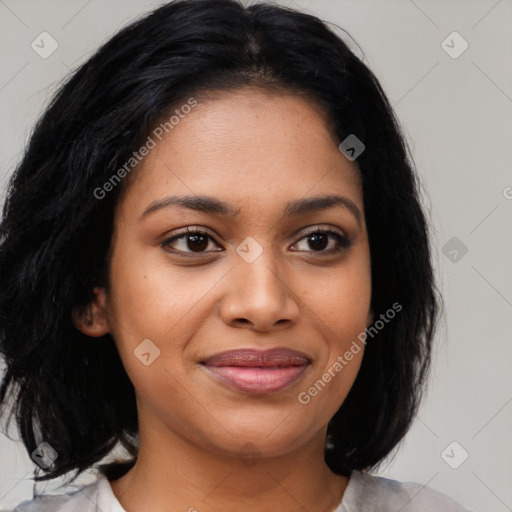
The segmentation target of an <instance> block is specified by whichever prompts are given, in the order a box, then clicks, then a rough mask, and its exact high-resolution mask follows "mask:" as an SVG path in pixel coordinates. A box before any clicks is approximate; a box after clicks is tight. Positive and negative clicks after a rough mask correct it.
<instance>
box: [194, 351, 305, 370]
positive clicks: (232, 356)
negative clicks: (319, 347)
mask: <svg viewBox="0 0 512 512" xmlns="http://www.w3.org/2000/svg"><path fill="white" fill-rule="evenodd" d="M310 362H311V359H310V358H309V357H308V356H307V355H306V354H304V353H303V352H300V351H298V350H292V349H289V348H282V347H277V348H272V349H267V350H256V349H250V348H246V349H237V350H228V351H226V352H220V353H218V354H214V355H213V356H210V357H208V358H207V359H204V360H203V361H201V363H203V364H205V365H207V366H251V367H255V366H264V367H276V366H303V365H306V364H309V363H310Z"/></svg>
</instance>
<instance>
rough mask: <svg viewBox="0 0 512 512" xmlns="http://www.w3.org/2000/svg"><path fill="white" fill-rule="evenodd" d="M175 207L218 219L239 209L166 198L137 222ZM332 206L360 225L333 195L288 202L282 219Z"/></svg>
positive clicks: (351, 207) (346, 202)
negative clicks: (339, 208)
mask: <svg viewBox="0 0 512 512" xmlns="http://www.w3.org/2000/svg"><path fill="white" fill-rule="evenodd" d="M175 206H177V207H179V208H187V209H190V210H194V211H199V212H203V213H209V214H211V215H217V216H220V217H236V216H237V215H238V214H239V213H240V208H235V207H234V206H232V205H230V204H229V203H226V202H225V201H222V200H220V199H217V198H216V197H212V196H168V197H164V198H163V199H158V200H156V201H153V202H152V203H151V204H150V205H149V206H148V207H147V208H146V209H145V210H144V211H143V212H142V214H141V215H140V216H139V221H142V220H143V219H145V218H146V217H148V216H149V215H151V214H152V213H155V212H157V211H159V210H162V209H167V208H172V207H175ZM334 206H341V207H343V208H345V209H347V210H348V211H349V212H351V213H352V214H353V215H354V217H355V218H356V219H357V222H358V223H359V224H361V217H362V216H361V211H360V210H359V208H358V207H357V206H356V204H355V203H354V202H353V201H352V200H350V199H349V198H348V197H345V196H339V195H335V194H331V195H326V196H315V197H306V198H303V199H297V200H295V201H291V202H288V203H287V204H286V208H285V211H284V217H296V216H299V215H304V214H306V213H315V212H318V211H321V210H327V209H329V208H333V207H334Z"/></svg>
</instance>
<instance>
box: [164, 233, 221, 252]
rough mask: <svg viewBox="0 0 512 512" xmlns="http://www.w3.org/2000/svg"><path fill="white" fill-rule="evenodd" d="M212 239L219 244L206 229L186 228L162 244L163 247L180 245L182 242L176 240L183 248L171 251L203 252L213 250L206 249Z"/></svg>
mask: <svg viewBox="0 0 512 512" xmlns="http://www.w3.org/2000/svg"><path fill="white" fill-rule="evenodd" d="M210 241H213V242H214V243H215V244H216V245H218V243H217V241H216V240H215V238H214V237H213V236H212V235H210V234H209V233H207V232H206V231H201V230H199V229H196V228H192V229H191V228H186V229H185V230H184V231H182V232H181V233H178V234H176V235H175V236H172V237H171V238H167V239H166V240H164V241H163V242H162V243H161V244H160V245H161V247H163V248H169V247H170V246H171V245H174V246H176V245H178V246H179V245H180V244H177V243H176V242H180V243H181V248H180V247H178V248H177V249H176V248H171V249H170V250H171V252H180V253H189V254H193V253H198V254H201V253H205V252H211V251H206V250H205V249H206V248H207V247H208V246H209V243H210ZM220 250H223V249H220ZM216 251H217V252H218V251H219V250H218V249H217V250H216Z"/></svg>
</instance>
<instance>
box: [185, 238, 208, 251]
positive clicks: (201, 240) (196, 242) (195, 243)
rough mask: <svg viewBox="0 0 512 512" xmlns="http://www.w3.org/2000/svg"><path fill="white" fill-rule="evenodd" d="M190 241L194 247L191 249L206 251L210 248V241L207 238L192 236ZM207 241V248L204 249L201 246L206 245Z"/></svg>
mask: <svg viewBox="0 0 512 512" xmlns="http://www.w3.org/2000/svg"><path fill="white" fill-rule="evenodd" d="M188 240H189V242H190V241H192V244H193V246H192V247H189V249H192V250H194V249H205V248H206V246H208V241H207V240H206V237H204V236H203V235H190V236H189V237H188ZM205 240H206V246H205V247H202V246H201V244H204V242H205Z"/></svg>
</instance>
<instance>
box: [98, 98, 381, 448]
mask: <svg viewBox="0 0 512 512" xmlns="http://www.w3.org/2000/svg"><path fill="white" fill-rule="evenodd" d="M163 135H164V136H163V137H162V140H161V141H160V140H158V138H157V137H155V136H154V135H152V138H153V140H154V141H155V143H156V146H155V147H154V148H153V149H151V150H150V151H149V154H148V155H147V156H146V157H145V158H144V159H143V160H142V161H141V163H139V165H138V167H137V169H136V171H133V172H134V173H135V172H136V173H137V174H136V175H134V176H131V178H134V179H133V180H130V183H129V186H127V188H126V189H125V190H124V191H123V195H122V196H121V199H120V201H119V203H118V205H117V208H116V211H115V219H114V234H113V238H112V248H111V249H112V252H111V261H110V274H109V282H110V287H109V290H108V292H105V290H100V291H99V295H98V297H99V300H100V301H102V302H101V303H102V304H103V305H104V307H105V310H106V318H107V321H106V325H107V330H108V331H109V332H110V333H111V334H112V336H113V337H114V339H115V342H116V345H117V347H118V350H119V353H120V356H121V359H122V361H123V364H124V366H125V368H126V371H127V373H128V375H129V377H130V379H131V381H132V382H133V384H134V386H135V390H136V395H137V407H138V414H139V422H142V423H144V424H145V425H151V428H153V429H156V430H158V429H160V431H166V430H167V431H168V430H171V431H172V432H174V433H176V434H178V435H179V436H181V437H183V438H186V439H188V440H190V441H192V442H193V443H195V444H196V445H200V446H202V447H204V448H206V449H210V450H214V451H216V452H218V453H224V454H233V455H235V454H237V453H238V452H239V451H240V449H242V448H243V447H244V445H246V444H247V443H251V444H253V445H255V447H256V449H257V450H258V451H259V452H260V454H261V455H263V456H273V455H281V454H285V453H288V452H290V451H292V450H294V449H297V448H298V447H300V446H301V445H304V444H305V443H307V442H308V441H310V440H312V439H313V438H314V437H315V436H319V435H323V436H324V435H325V429H326V427H327V423H328V422H329V420H330V419H331V417H332V416H333V415H334V414H335V412H336V411H337V409H338V408H339V407H340V405H341V404H342V402H343V401H344V399H345V397H346V395H347V393H348V392H349V390H350V388H351V386H352V384H353V382H354V379H355V377H356V375H357V372H358V370H359V367H360V364H361V360H362V356H363V350H359V351H358V352H357V353H356V351H355V350H352V354H353V357H352V359H351V360H350V361H347V360H346V358H344V359H343V360H344V361H345V364H342V369H341V370H338V371H336V370H335V368H339V366H337V365H336V362H338V365H339V364H341V363H340V362H339V361H340V359H339V358H343V357H344V354H345V353H346V352H347V351H350V347H351V346H352V347H353V346H354V345H353V342H354V340H356V341H357V337H358V335H360V334H361V332H363V331H364V330H365V328H366V327H367V326H368V325H369V323H370V321H371V314H370V298H371V275H370V255H369V246H368V239H367V232H366V225H365V218H364V209H363V197H362V189H361V180H360V176H359V174H358V169H357V166H356V164H355V162H351V161H349V160H348V159H347V158H346V157H345V156H344V155H343V154H342V153H341V152H340V151H339V149H338V147H337V144H338V143H339V141H337V140H336V139H335V138H333V136H332V135H331V133H330V132H329V130H328V128H327V125H326V122H325V120H324V118H323V117H322V114H321V112H320V111H319V109H318V107H317V106H316V105H315V104H312V103H308V102H306V101H305V100H303V99H300V98H298V97H294V96H291V95H290V96H286V95H277V94H270V93H263V92H262V91H259V90H257V89H244V90H238V91H236V92H229V93H223V94H219V95H218V97H217V98H216V99H213V100H212V99H210V100H209V101H206V102H201V101H200V102H199V103H198V105H197V106H196V107H195V108H193V109H191V112H190V113H188V114H187V115H184V116H183V117H181V116H180V120H179V123H178V124H176V125H174V127H173V128H172V130H169V133H166V132H165V131H163ZM183 196H187V198H188V203H189V204H188V206H187V205H185V204H183V203H184V202H183V201H182V204H181V205H180V204H179V203H178V202H174V203H171V201H169V199H170V198H180V197H183ZM326 196H340V197H342V198H344V199H342V200H340V201H338V202H336V201H325V202H324V204H322V203H316V207H314V208H313V207H311V208H309V207H308V205H310V206H314V203H310V202H308V201H309V200H310V199H311V198H322V197H326ZM205 197H208V201H203V200H202V201H199V199H202V198H205ZM194 201H195V203H194ZM216 203H222V207H221V206H219V205H217V204H216ZM194 204H195V205H196V207H194ZM347 205H348V206H347ZM187 228H188V229H189V230H198V231H200V232H201V234H200V235H195V236H194V235H190V234H189V235H186V232H185V229H187ZM318 229H319V230H320V231H321V232H320V233H319V234H317V235H316V236H315V235H309V236H308V234H309V233H311V232H312V231H317V230H318ZM329 231H332V232H333V233H329ZM178 235H184V236H180V237H179V238H178ZM338 235H339V237H341V238H338ZM173 237H176V238H175V239H174V240H173V241H170V240H169V239H171V238H173ZM345 238H346V239H348V240H349V241H350V246H348V247H345V246H344V244H343V240H344V239H345ZM339 240H341V243H340V241H339ZM145 340H146V341H145ZM147 340H150V341H147ZM358 344H359V346H362V343H361V342H358ZM272 348H281V349H289V350H292V351H299V353H298V354H295V353H291V354H285V355H284V356H282V357H281V358H278V360H274V359H269V361H270V363H268V364H270V365H271V366H270V367H266V368H261V367H260V364H261V360H260V359H258V354H257V355H256V356H253V358H252V359H251V358H249V359H248V360H247V359H243V358H240V357H239V356H235V358H234V359H228V360H224V361H223V362H222V363H221V364H225V365H227V366H220V367H219V366H213V364H214V360H211V361H210V362H211V363H212V365H210V366H209V365H206V364H204V362H205V361H206V360H207V359H208V358H210V357H212V356H214V355H216V354H219V353H222V352H226V351H232V350H238V349H254V350H257V351H263V350H266V349H272ZM259 355H261V354H260V353H259ZM300 355H302V356H306V358H307V364H306V363H305V362H304V359H301V358H300V357H299V356H300ZM287 356H290V357H287ZM295 356H297V357H295ZM238 364H245V365H248V366H245V367H240V366H236V365H238ZM278 364H283V365H284V366H282V367H280V368H276V367H277V366H278ZM326 373H329V374H330V376H331V378H330V379H328V378H325V379H324V380H323V381H322V382H323V385H319V384H318V383H317V387H316V388H315V389H316V393H315V390H313V391H312V392H308V390H310V388H311V387H312V386H314V384H315V382H317V381H318V380H319V379H320V380H322V376H323V375H324V374H326ZM328 380H329V382H327V381H328ZM299 397H302V400H301V399H300V398H299ZM308 397H309V399H308ZM162 429H163V430H162Z"/></svg>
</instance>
